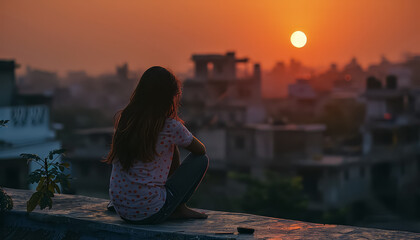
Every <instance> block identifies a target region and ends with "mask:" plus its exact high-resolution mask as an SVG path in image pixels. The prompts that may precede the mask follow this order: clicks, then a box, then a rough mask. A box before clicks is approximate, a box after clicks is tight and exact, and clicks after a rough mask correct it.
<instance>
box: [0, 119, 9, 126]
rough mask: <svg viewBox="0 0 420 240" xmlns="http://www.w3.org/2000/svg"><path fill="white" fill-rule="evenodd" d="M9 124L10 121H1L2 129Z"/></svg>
mask: <svg viewBox="0 0 420 240" xmlns="http://www.w3.org/2000/svg"><path fill="white" fill-rule="evenodd" d="M8 122H9V120H0V127H6V124H7V123H8Z"/></svg>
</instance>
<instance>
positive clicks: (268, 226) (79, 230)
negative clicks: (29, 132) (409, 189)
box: [0, 189, 420, 240]
mask: <svg viewBox="0 0 420 240" xmlns="http://www.w3.org/2000/svg"><path fill="white" fill-rule="evenodd" d="M5 191H6V192H7V193H8V194H9V195H10V196H11V197H12V199H13V201H14V209H13V210H11V211H10V212H7V213H6V214H4V215H3V219H2V220H4V221H3V222H2V223H3V225H1V227H0V228H3V229H1V232H3V233H6V236H7V237H9V238H11V239H273V240H274V239H419V238H420V234H416V233H411V232H404V231H390V230H380V229H374V228H361V227H353V226H341V225H326V224H316V223H309V222H301V221H293V220H286V219H279V218H270V217H262V216H257V215H250V214H242V213H230V212H219V211H209V210H204V211H205V212H206V213H207V214H208V215H209V218H208V219H206V220H182V221H181V220H178V221H168V222H165V223H162V224H159V225H132V224H128V223H125V222H124V221H123V220H121V219H120V218H119V217H118V216H117V215H116V214H115V213H113V212H109V211H107V210H106V205H107V203H108V200H106V199H99V198H90V197H84V196H78V195H66V194H57V195H56V196H55V197H54V198H53V208H52V209H51V210H39V209H36V210H34V212H32V213H29V214H27V213H26V201H27V200H28V199H29V198H30V196H31V194H32V192H31V191H28V190H17V189H5ZM237 227H248V228H253V229H255V232H254V234H238V232H237V230H236V229H237Z"/></svg>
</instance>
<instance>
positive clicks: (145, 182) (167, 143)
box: [109, 118, 193, 221]
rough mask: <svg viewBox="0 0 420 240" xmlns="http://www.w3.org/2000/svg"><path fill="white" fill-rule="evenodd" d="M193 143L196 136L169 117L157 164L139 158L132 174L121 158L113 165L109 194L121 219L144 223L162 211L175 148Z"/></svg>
mask: <svg viewBox="0 0 420 240" xmlns="http://www.w3.org/2000/svg"><path fill="white" fill-rule="evenodd" d="M192 140H193V136H192V134H191V133H190V132H189V131H188V129H186V128H185V126H184V125H183V124H182V123H180V122H179V121H177V120H175V119H172V118H167V119H166V121H165V124H164V126H163V129H162V130H161V131H160V133H159V135H158V138H157V143H156V153H157V154H158V155H157V156H155V158H154V159H153V161H151V162H146V161H142V160H141V159H136V161H135V163H134V164H133V166H132V167H131V168H129V169H128V171H123V168H122V166H121V163H120V162H119V161H118V159H116V160H117V161H114V162H113V164H112V165H113V167H112V174H111V178H110V189H109V194H110V197H111V201H112V202H113V205H114V207H115V210H116V211H117V213H118V214H119V215H120V216H121V217H123V218H125V219H128V220H134V221H135V220H142V219H145V218H147V217H149V216H151V215H153V214H154V213H156V212H158V211H159V210H160V209H161V208H162V206H163V204H164V203H165V199H166V190H165V183H166V180H167V177H168V174H169V169H170V167H171V162H172V156H173V153H174V146H175V145H177V146H180V147H187V146H188V145H189V144H190V143H191V142H192ZM145 141H148V139H145ZM139 144H141V143H139Z"/></svg>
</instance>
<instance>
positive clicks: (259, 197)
mask: <svg viewBox="0 0 420 240" xmlns="http://www.w3.org/2000/svg"><path fill="white" fill-rule="evenodd" d="M228 176H229V177H230V178H232V179H235V180H237V181H240V182H243V183H245V184H246V186H247V190H246V192H245V194H244V195H243V196H242V198H241V199H240V200H239V201H238V202H237V204H236V205H237V206H238V207H239V208H240V209H239V210H240V211H244V212H248V213H253V214H259V215H265V216H271V217H282V218H292V219H299V218H302V217H303V213H304V211H305V210H306V209H307V203H308V199H307V197H306V196H305V195H304V193H303V185H302V178H300V177H285V176H282V175H280V174H277V173H275V172H271V171H268V172H266V177H265V179H264V180H261V179H257V178H254V177H251V176H250V175H248V174H240V173H234V172H230V173H229V175H228Z"/></svg>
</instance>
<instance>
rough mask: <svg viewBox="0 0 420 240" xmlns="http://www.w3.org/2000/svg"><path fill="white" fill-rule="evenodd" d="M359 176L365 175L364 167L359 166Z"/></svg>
mask: <svg viewBox="0 0 420 240" xmlns="http://www.w3.org/2000/svg"><path fill="white" fill-rule="evenodd" d="M360 177H361V178H364V177H365V167H360Z"/></svg>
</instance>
